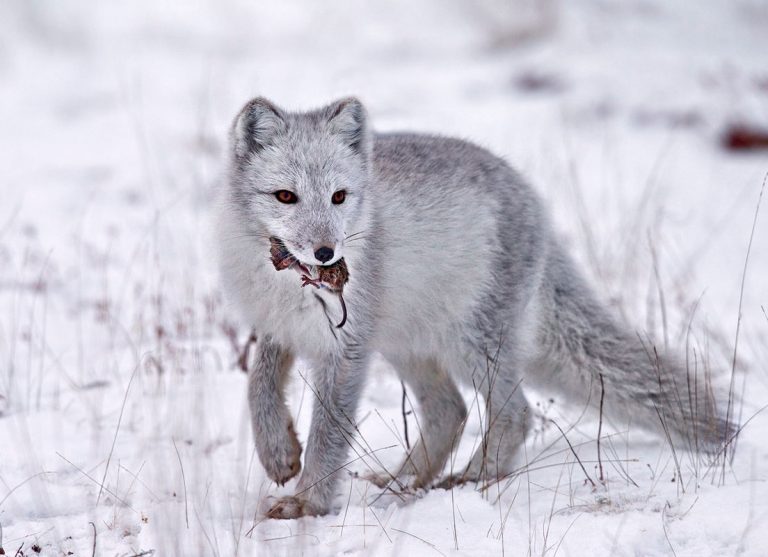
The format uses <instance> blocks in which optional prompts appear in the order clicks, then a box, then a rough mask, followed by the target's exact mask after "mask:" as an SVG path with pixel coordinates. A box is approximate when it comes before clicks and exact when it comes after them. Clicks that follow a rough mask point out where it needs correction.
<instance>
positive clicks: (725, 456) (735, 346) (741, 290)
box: [720, 173, 768, 483]
mask: <svg viewBox="0 0 768 557" xmlns="http://www.w3.org/2000/svg"><path fill="white" fill-rule="evenodd" d="M766 181H768V173H766V174H765V176H764V177H763V184H762V185H761V186H760V195H759V196H758V197H757V205H756V206H755V216H754V218H753V219H752V229H751V230H750V232H749V243H748V244H747V254H746V255H745V256H744V269H743V270H742V272H741V287H740V288H739V313H738V316H737V318H736V338H735V340H734V343H733V358H732V359H731V381H730V385H729V387H728V410H727V412H726V414H725V422H726V424H729V423H730V422H731V418H732V416H733V397H734V392H733V389H734V386H735V381H736V358H737V355H738V351H739V333H740V332H741V317H742V315H741V309H742V306H743V305H744V285H745V284H746V281H747V269H748V268H749V256H750V254H751V253H752V241H753V240H754V238H755V228H757V218H758V216H759V215H760V204H761V202H762V201H763V193H764V192H765V183H766ZM724 435H725V436H726V438H725V439H723V442H724V443H725V447H724V451H723V465H722V472H721V474H720V481H721V483H722V482H724V481H725V471H726V467H727V465H728V462H729V459H728V446H729V444H730V442H729V441H730V440H729V439H728V438H727V436H728V430H727V428H726V431H725V434H724ZM731 456H733V455H731Z"/></svg>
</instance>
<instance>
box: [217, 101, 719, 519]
mask: <svg viewBox="0 0 768 557" xmlns="http://www.w3.org/2000/svg"><path fill="white" fill-rule="evenodd" d="M231 137H232V140H231V141H232V148H231V171H230V181H229V187H228V188H227V189H226V191H225V192H224V195H223V198H222V202H221V204H220V211H219V213H220V220H219V234H220V248H221V266H222V279H223V282H224V284H225V287H226V288H227V290H228V292H229V294H230V296H231V298H232V299H233V301H234V302H235V303H237V304H238V306H239V308H240V310H241V313H242V314H243V317H244V319H245V321H246V322H247V324H248V325H249V326H252V327H253V328H254V330H255V331H256V333H257V335H258V337H259V343H258V347H257V352H258V355H257V363H256V365H255V367H254V369H253V370H251V372H250V376H249V403H250V406H251V413H252V423H253V429H254V437H255V441H256V447H257V449H258V452H259V456H260V459H261V461H262V464H263V465H264V467H265V469H266V470H267V473H268V474H269V476H270V477H271V478H272V479H273V480H275V481H277V482H280V483H284V482H285V481H287V480H289V479H290V478H292V477H294V476H295V475H297V474H298V473H299V471H300V470H301V469H302V466H301V461H300V455H301V451H302V448H301V445H300V444H299V443H298V440H297V438H296V435H295V432H294V430H293V424H292V422H291V418H290V414H289V413H288V411H287V409H286V406H285V400H284V394H283V385H284V384H285V381H286V377H287V375H288V373H289V370H290V367H291V363H292V362H293V361H294V358H295V357H297V356H298V357H303V358H306V359H307V360H308V361H310V362H311V363H312V365H313V373H312V376H311V378H310V379H308V382H309V386H310V388H311V390H312V393H313V394H314V395H315V399H316V400H315V406H314V411H313V419H312V426H311V430H310V434H309V438H308V447H307V454H306V455H305V458H304V466H303V471H302V473H301V476H300V479H299V482H298V484H297V487H296V494H295V495H294V496H291V497H284V498H281V499H279V500H277V501H275V502H273V504H272V506H271V508H270V509H269V510H268V511H267V514H268V516H271V517H276V518H293V517H297V516H301V515H304V514H320V513H325V512H328V511H329V510H330V509H331V508H332V503H333V497H334V493H335V483H336V480H337V478H338V475H339V473H340V470H341V469H342V468H343V466H342V465H343V463H344V462H345V459H346V458H347V456H348V454H349V453H350V451H352V452H354V453H356V454H358V455H359V454H362V453H363V452H364V451H366V450H367V448H366V447H365V446H363V444H362V443H361V441H360V440H359V439H358V438H357V437H356V436H355V433H356V424H355V413H356V410H357V402H358V400H359V398H360V393H361V390H362V387H363V385H364V379H365V374H366V372H367V367H368V362H369V359H370V355H371V354H372V353H374V352H379V353H381V354H382V355H383V356H384V358H386V359H387V360H388V361H389V362H390V363H391V364H392V365H393V366H394V367H395V368H396V369H397V370H398V373H399V374H400V376H401V377H402V379H403V380H404V381H405V382H406V383H407V384H408V386H409V388H410V390H411V392H412V393H413V395H414V398H415V399H416V400H417V402H418V405H419V409H420V429H421V432H420V439H419V440H418V443H417V444H416V446H415V447H414V448H413V449H412V450H411V452H410V453H409V454H408V455H407V456H406V458H405V459H404V461H403V464H402V465H401V466H400V467H399V469H398V470H397V471H396V472H395V473H394V474H392V475H391V476H385V477H380V476H379V477H377V476H376V475H375V474H371V479H372V480H374V481H376V482H377V483H391V482H395V483H398V484H400V485H405V484H411V485H415V486H419V487H428V486H430V485H432V484H433V483H434V482H435V480H436V479H437V478H438V477H439V475H440V473H441V472H442V469H443V467H444V464H445V462H446V460H447V458H448V456H449V455H450V452H451V450H452V449H453V447H454V446H455V444H456V442H457V441H458V439H459V437H460V435H461V432H462V429H463V426H464V422H465V420H466V407H465V404H464V401H463V399H462V397H461V395H460V393H459V391H458V388H457V385H459V384H463V385H467V386H470V387H472V388H475V389H477V391H478V392H479V393H480V394H481V395H482V397H483V399H484V400H485V405H486V412H487V416H488V418H487V419H486V423H487V424H489V425H488V430H487V431H486V434H485V436H484V439H483V443H482V446H481V447H479V448H478V450H477V452H476V453H475V455H474V456H473V458H472V460H471V461H470V463H469V464H468V466H467V468H466V469H465V470H464V472H463V474H460V475H459V476H457V477H454V478H451V479H450V480H449V481H453V482H456V481H467V480H471V481H483V480H489V479H494V478H500V477H503V476H504V475H505V474H508V473H509V472H510V471H511V470H512V468H513V463H514V459H515V456H516V453H517V450H518V448H519V447H520V446H521V444H522V443H523V442H524V440H525V436H526V433H527V431H528V428H529V409H528V404H527V402H526V400H525V397H524V395H523V388H524V386H525V384H527V383H529V382H530V383H533V384H543V385H545V386H549V387H555V388H560V390H561V392H563V394H565V395H567V396H568V397H569V398H572V399H574V400H575V401H577V402H584V401H589V402H590V403H591V404H593V405H594V404H596V403H597V401H599V400H600V398H601V395H604V403H605V411H606V414H607V415H608V416H613V417H615V418H618V419H620V420H622V421H624V422H625V421H626V419H627V417H628V416H627V415H628V412H631V413H632V417H633V423H634V424H637V425H639V426H642V427H644V428H648V429H657V430H661V429H664V430H665V431H669V432H670V435H671V436H672V437H673V439H675V440H686V442H687V441H688V440H690V439H695V441H696V444H697V445H700V446H701V447H703V448H705V449H712V448H714V447H716V446H717V445H718V443H720V442H721V441H722V439H723V438H724V436H725V435H727V434H728V432H729V431H730V427H728V426H726V424H725V423H724V420H723V419H722V417H720V416H719V414H717V411H716V409H715V407H714V406H715V405H714V400H715V399H714V397H713V396H712V394H711V393H710V392H709V391H706V392H704V391H705V390H704V389H702V392H698V391H697V392H696V393H695V394H696V396H695V397H693V396H692V395H693V393H692V392H691V391H690V390H687V389H686V387H687V386H688V385H689V381H688V377H687V374H686V371H685V369H684V368H683V367H682V366H681V365H680V364H679V363H678V362H677V361H676V360H674V359H673V358H667V357H663V356H661V357H657V356H656V355H655V353H654V351H653V349H652V348H651V347H649V346H647V345H644V344H643V342H642V341H641V340H640V337H638V336H637V335H635V334H634V333H633V332H632V330H631V329H630V328H628V327H626V326H625V325H623V324H621V323H620V322H619V321H618V320H617V319H616V318H615V317H613V316H612V315H610V313H609V312H608V311H607V310H606V309H605V308H604V307H603V306H602V305H601V304H600V303H599V302H598V301H597V299H596V297H595V295H594V294H593V292H592V290H591V289H590V288H589V287H588V286H587V284H586V282H585V281H584V279H583V278H582V277H581V275H580V273H579V272H578V271H577V270H576V269H575V266H574V264H573V263H572V261H571V258H570V257H569V256H568V255H567V254H566V253H565V252H564V251H563V249H562V245H561V243H560V242H559V241H558V240H557V238H556V236H555V234H554V233H553V231H552V227H551V225H550V223H549V220H548V218H547V216H546V214H545V211H544V210H543V208H542V204H541V202H540V201H539V198H538V196H537V195H536V194H535V193H534V191H533V190H532V189H531V188H530V187H529V186H528V185H527V184H526V183H525V182H524V180H522V179H521V178H520V176H518V175H517V174H516V173H515V172H514V171H513V170H512V169H511V168H510V167H509V165H508V164H507V163H506V162H504V161H503V160H502V159H500V158H498V157H496V156H494V155H492V154H490V153H489V152H488V151H486V150H484V149H481V148H479V147H477V146H474V145H472V144H471V143H468V142H465V141H460V140H456V139H450V138H444V137H434V136H426V135H417V134H375V133H373V132H372V131H371V129H370V126H369V124H368V119H367V115H366V112H365V109H364V107H363V105H362V104H361V103H360V102H359V101H357V100H356V99H342V100H340V101H337V102H335V103H332V104H331V105H329V106H327V107H324V108H321V109H319V110H316V111H312V112H308V113H290V112H286V111H284V110H282V109H280V108H278V107H276V106H275V105H273V104H272V103H270V102H269V101H267V100H266V99H261V98H258V99H254V100H252V101H251V102H249V103H248V104H247V105H246V106H245V107H244V108H243V110H242V111H241V112H240V114H238V116H237V117H236V119H235V122H234V124H233V130H232V135H231ZM282 189H288V190H290V191H292V192H294V193H295V194H296V195H297V199H298V202H297V203H295V204H292V205H283V204H281V203H279V202H278V201H276V199H275V197H274V195H273V193H274V192H275V191H277V190H282ZM339 190H345V191H346V192H347V198H346V201H344V203H343V204H340V205H334V204H332V203H331V201H330V199H331V195H332V194H333V193H334V192H336V191H339ZM270 237H277V238H280V239H281V240H283V241H284V243H285V244H286V246H287V247H288V249H289V250H290V251H291V253H292V254H293V255H294V256H295V257H296V258H297V259H299V260H300V261H302V262H304V263H305V264H307V265H317V264H320V262H319V261H317V260H316V259H315V258H314V255H313V250H315V249H317V246H318V245H324V246H329V247H332V249H333V252H334V258H333V260H332V261H336V260H338V259H339V258H340V257H343V258H344V259H345V261H346V262H347V265H348V268H349V271H350V282H349V284H348V285H347V287H346V288H345V292H344V296H345V299H346V301H347V307H348V311H349V319H348V323H347V325H346V326H345V327H344V328H343V329H336V328H335V323H338V321H339V318H340V308H339V305H338V300H337V299H336V297H335V296H333V295H331V294H329V293H327V292H323V291H322V290H320V291H318V290H315V289H312V288H306V289H302V288H301V285H300V281H299V280H298V278H299V277H298V275H297V274H296V273H294V272H293V271H291V270H286V271H281V272H277V271H275V269H274V268H273V267H272V265H271V264H270V262H269V238H270ZM521 385H522V387H521ZM682 393H685V395H683V394H682ZM689 393H690V394H691V396H689ZM662 424H664V425H663V428H662Z"/></svg>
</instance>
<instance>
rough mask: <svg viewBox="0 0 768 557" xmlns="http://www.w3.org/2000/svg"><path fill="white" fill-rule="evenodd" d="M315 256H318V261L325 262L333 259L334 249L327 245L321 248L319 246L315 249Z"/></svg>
mask: <svg viewBox="0 0 768 557" xmlns="http://www.w3.org/2000/svg"><path fill="white" fill-rule="evenodd" d="M315 257H317V260H318V261H322V262H323V263H325V262H326V261H330V260H331V259H333V250H332V249H331V248H327V247H325V246H323V247H321V248H317V249H316V250H315Z"/></svg>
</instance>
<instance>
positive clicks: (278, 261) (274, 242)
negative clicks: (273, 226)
mask: <svg viewBox="0 0 768 557" xmlns="http://www.w3.org/2000/svg"><path fill="white" fill-rule="evenodd" d="M269 243H270V248H269V254H270V255H271V256H272V264H273V265H274V266H275V269H277V270H278V271H282V270H284V269H291V268H293V269H295V270H296V272H298V273H299V274H304V275H309V276H316V275H317V271H318V269H322V268H323V267H325V266H324V265H314V264H312V263H303V262H302V261H300V260H299V258H298V257H296V256H295V255H293V254H292V253H291V250H289V249H288V247H287V246H286V245H285V243H284V242H283V241H282V240H281V239H280V238H277V237H275V236H270V238H269Z"/></svg>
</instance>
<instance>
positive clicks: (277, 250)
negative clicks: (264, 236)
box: [269, 236, 349, 328]
mask: <svg viewBox="0 0 768 557" xmlns="http://www.w3.org/2000/svg"><path fill="white" fill-rule="evenodd" d="M269 244H270V247H269V254H270V256H271V258H272V265H274V266H275V269H276V270H277V271H283V270H285V269H290V268H295V269H296V270H297V271H299V273H300V274H301V287H302V288H304V287H305V286H307V285H312V286H314V287H315V288H324V289H326V290H329V291H330V292H333V293H335V294H338V296H339V302H340V303H341V311H342V318H341V322H340V323H339V324H338V325H336V327H337V328H341V327H343V326H344V324H345V323H346V322H347V305H346V304H345V303H344V295H343V291H344V285H345V284H347V282H348V281H349V270H348V269H347V263H346V261H344V258H343V257H342V258H341V259H339V260H338V261H336V263H334V264H333V265H327V266H318V265H305V264H303V263H302V262H301V261H299V260H298V259H296V258H295V257H294V256H293V255H292V254H291V252H290V251H288V248H286V247H285V244H284V243H283V242H282V240H280V239H279V238H275V237H274V236H272V237H271V238H270V239H269ZM313 271H316V272H317V277H316V278H313V275H314V274H315V273H314V272H313Z"/></svg>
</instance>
